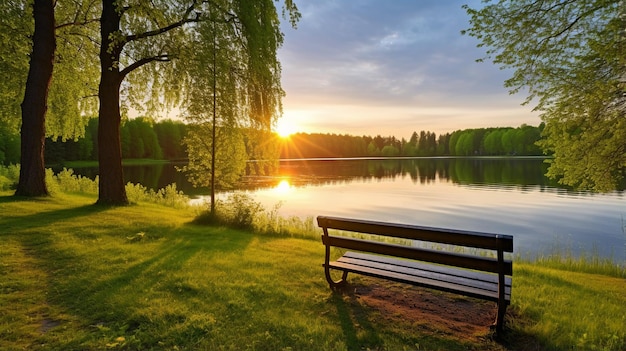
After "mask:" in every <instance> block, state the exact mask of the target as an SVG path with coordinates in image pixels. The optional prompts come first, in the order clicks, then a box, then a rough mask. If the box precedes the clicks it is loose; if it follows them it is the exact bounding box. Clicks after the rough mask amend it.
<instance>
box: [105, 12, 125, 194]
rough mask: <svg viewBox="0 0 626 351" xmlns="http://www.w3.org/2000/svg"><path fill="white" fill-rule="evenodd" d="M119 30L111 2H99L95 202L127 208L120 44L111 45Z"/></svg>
mask: <svg viewBox="0 0 626 351" xmlns="http://www.w3.org/2000/svg"><path fill="white" fill-rule="evenodd" d="M119 28H120V14H119V13H118V12H117V11H116V9H115V4H114V0H103V1H102V17H101V18H100V34H101V39H102V44H101V46H100V67H101V73H100V86H99V91H98V97H99V99H100V110H99V119H98V161H99V173H100V181H99V185H98V190H99V192H98V203H99V204H106V205H126V204H128V198H127V196H126V189H125V184H124V171H123V170H122V149H121V142H120V123H121V115H120V84H121V82H122V78H123V77H122V75H121V74H120V70H119V65H118V62H119V58H120V53H121V45H120V44H119V43H113V44H111V37H112V35H111V34H113V33H115V32H117V31H118V30H119Z"/></svg>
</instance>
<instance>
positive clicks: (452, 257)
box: [322, 235, 513, 275]
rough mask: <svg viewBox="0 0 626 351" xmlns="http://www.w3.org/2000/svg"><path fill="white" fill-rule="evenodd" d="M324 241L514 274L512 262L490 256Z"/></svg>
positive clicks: (356, 241)
mask: <svg viewBox="0 0 626 351" xmlns="http://www.w3.org/2000/svg"><path fill="white" fill-rule="evenodd" d="M322 241H323V243H324V245H327V246H335V247H341V248H345V249H350V250H357V251H364V252H371V253H377V254H381V255H389V256H394V257H402V258H409V259H414V260H421V261H427V262H432V263H438V264H445V265H450V266H455V267H461V268H468V269H474V270H480V271H485V272H492V273H499V272H500V269H502V270H503V272H502V273H503V274H506V275H512V273H513V269H512V264H506V263H503V264H498V261H497V260H496V259H494V258H490V257H482V256H471V255H465V254H459V253H450V252H444V251H436V250H428V249H422V248H416V247H409V246H402V245H393V244H385V243H381V242H374V241H367V240H360V239H352V238H346V237H336V236H327V235H323V236H322Z"/></svg>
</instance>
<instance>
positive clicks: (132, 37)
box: [124, 1, 200, 43]
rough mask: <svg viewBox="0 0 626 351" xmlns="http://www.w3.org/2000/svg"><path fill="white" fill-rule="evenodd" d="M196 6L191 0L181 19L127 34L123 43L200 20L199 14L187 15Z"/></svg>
mask: <svg viewBox="0 0 626 351" xmlns="http://www.w3.org/2000/svg"><path fill="white" fill-rule="evenodd" d="M195 8H196V1H194V2H193V4H191V6H189V8H187V10H185V13H184V14H183V16H182V19H181V20H180V21H177V22H174V23H172V24H170V25H168V26H165V27H162V28H158V29H155V30H151V31H147V32H143V33H139V34H133V35H127V36H126V38H125V40H124V43H129V42H131V41H135V40H139V39H144V38H149V37H154V36H157V35H159V34H162V33H165V32H169V31H170V30H172V29H176V28H178V27H181V26H182V25H184V24H186V23H190V22H199V21H200V14H199V13H196V17H195V18H188V16H189V15H190V14H191V12H192V11H193V10H194V9H195Z"/></svg>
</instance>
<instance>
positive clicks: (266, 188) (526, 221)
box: [76, 158, 626, 261]
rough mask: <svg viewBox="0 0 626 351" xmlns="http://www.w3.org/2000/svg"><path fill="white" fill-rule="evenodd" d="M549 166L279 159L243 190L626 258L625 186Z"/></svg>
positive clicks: (297, 206)
mask: <svg viewBox="0 0 626 351" xmlns="http://www.w3.org/2000/svg"><path fill="white" fill-rule="evenodd" d="M545 170H546V165H545V164H544V163H543V160H541V159H532V158H529V159H521V158H516V159H501V158H500V159H496V158H469V159H467V158H465V159H455V158H435V159H385V160H363V159H349V160H346V159H344V160H300V161H283V162H281V164H280V169H279V170H278V171H277V172H276V174H275V175H273V176H267V177H257V178H248V179H247V184H246V186H245V187H246V188H247V189H249V190H245V191H246V192H248V193H249V194H250V195H252V196H253V197H254V198H255V199H256V200H257V201H258V202H260V203H262V204H263V205H265V206H266V208H272V207H274V206H275V205H276V204H280V209H279V213H280V214H281V215H283V216H298V217H302V218H307V217H315V216H318V215H332V216H346V217H354V218H362V219H372V220H381V221H391V222H399V223H407V224H417V225H425V226H438V227H446V228H455V229H465V230H474V231H485V232H494V233H503V234H510V235H513V236H514V237H515V251H516V252H518V253H524V254H539V253H542V252H545V253H550V252H553V251H554V250H571V251H572V252H574V253H579V252H581V251H582V252H586V253H598V254H600V255H602V256H606V257H613V258H614V259H615V260H616V261H624V260H626V234H625V233H624V231H625V230H626V228H625V227H626V198H625V196H624V195H625V193H624V191H623V190H622V191H616V192H613V193H609V194H591V193H585V192H574V191H571V190H568V189H564V188H560V187H558V186H557V184H555V183H554V182H551V181H549V180H548V179H546V178H545V177H544V176H543V174H544V173H545ZM76 172H77V173H82V174H85V175H89V174H88V173H89V172H88V171H87V170H76ZM125 172H126V176H127V179H128V181H132V182H134V183H142V184H144V185H145V186H148V187H152V188H160V187H163V186H165V185H167V184H170V183H172V182H176V183H177V185H178V188H179V189H182V190H183V191H184V192H185V193H186V194H192V195H193V196H194V197H195V199H196V200H194V201H202V198H203V197H204V196H203V191H202V190H201V189H200V190H198V189H193V188H191V187H190V185H189V184H188V183H187V182H186V180H185V179H184V176H183V175H181V174H179V173H177V172H176V171H175V170H174V166H173V165H158V166H136V167H127V168H125ZM250 189H251V190H250ZM204 194H206V192H205V193H204ZM220 196H222V197H224V196H227V194H221V195H220Z"/></svg>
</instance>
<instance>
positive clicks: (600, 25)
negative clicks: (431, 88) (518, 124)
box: [463, 0, 626, 191]
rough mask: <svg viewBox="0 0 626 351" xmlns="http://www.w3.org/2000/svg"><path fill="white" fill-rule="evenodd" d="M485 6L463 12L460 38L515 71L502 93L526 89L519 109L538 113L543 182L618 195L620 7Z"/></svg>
mask: <svg viewBox="0 0 626 351" xmlns="http://www.w3.org/2000/svg"><path fill="white" fill-rule="evenodd" d="M483 3H484V4H483V6H482V7H481V8H477V9H474V8H470V7H469V6H467V5H465V6H464V8H465V10H466V11H467V13H468V15H469V16H470V25H471V27H470V28H469V29H467V30H466V31H463V33H464V34H468V35H470V36H473V37H475V38H477V39H478V40H479V41H480V44H479V47H485V48H486V53H487V55H486V57H485V58H486V59H490V60H492V61H493V62H494V63H495V64H498V65H500V66H501V67H502V68H506V69H511V70H512V71H513V75H512V77H511V78H509V79H508V80H506V81H505V86H506V87H508V88H509V89H510V91H511V92H512V93H517V92H519V91H521V90H524V89H526V91H527V92H528V96H527V98H526V100H525V103H530V102H534V103H535V104H536V106H535V109H536V110H538V111H540V112H541V118H542V119H543V121H544V122H545V123H546V127H545V129H544V131H543V133H544V136H545V140H544V141H543V142H542V143H541V146H542V147H543V148H544V151H545V152H547V153H553V155H554V158H553V160H551V166H550V169H549V172H548V175H549V176H551V177H554V178H559V181H560V182H561V183H562V184H566V185H571V186H574V187H579V188H585V189H593V190H597V191H609V190H611V189H614V188H616V187H617V185H618V183H619V181H620V180H621V179H622V178H623V175H624V171H623V169H624V167H625V166H626V121H625V118H624V117H625V116H624V113H625V110H626V55H625V53H626V46H625V45H626V43H625V40H626V3H625V2H624V1H619V0H576V1H560V0H546V1H534V0H516V1H512V0H500V1H497V2H492V1H489V0H486V1H483ZM481 60H482V59H481ZM481 60H479V61H481Z"/></svg>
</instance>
